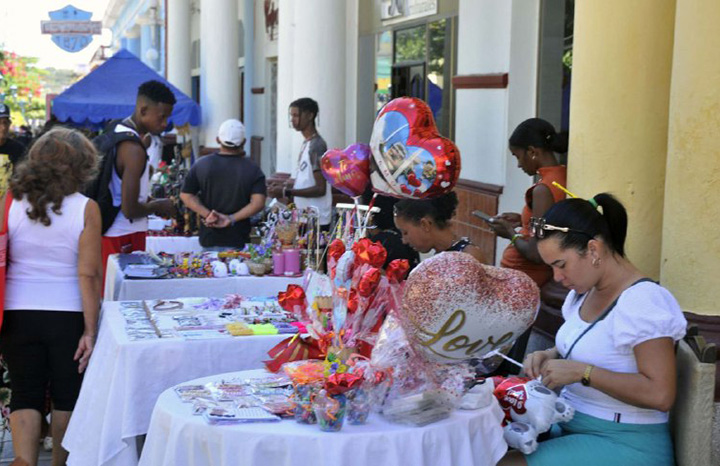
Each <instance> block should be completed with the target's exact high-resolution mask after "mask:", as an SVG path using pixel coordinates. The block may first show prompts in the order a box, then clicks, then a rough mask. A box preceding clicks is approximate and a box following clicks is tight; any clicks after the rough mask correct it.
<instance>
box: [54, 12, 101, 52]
mask: <svg viewBox="0 0 720 466" xmlns="http://www.w3.org/2000/svg"><path fill="white" fill-rule="evenodd" d="M48 16H50V19H51V21H41V29H42V32H43V34H52V41H53V42H55V44H56V45H57V46H58V47H60V48H61V49H63V50H65V51H67V52H73V53H74V52H79V51H80V50H82V49H84V48H85V47H87V46H88V45H89V44H90V42H92V35H93V34H100V33H101V30H102V22H100V21H90V18H91V17H92V12H90V11H83V10H80V9H78V8H75V7H74V6H72V5H68V6H66V7H65V8H62V9H60V10H56V11H51V12H49V13H48Z"/></svg>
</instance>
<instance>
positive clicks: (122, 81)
mask: <svg viewBox="0 0 720 466" xmlns="http://www.w3.org/2000/svg"><path fill="white" fill-rule="evenodd" d="M150 80H156V81H160V82H162V83H164V84H166V85H167V86H168V87H169V88H170V89H171V90H172V92H173V94H175V98H176V99H177V103H176V104H175V106H174V107H173V112H172V115H170V118H169V122H170V123H172V124H174V125H175V126H182V125H184V124H186V123H190V124H191V125H192V126H197V125H199V124H200V106H199V105H198V104H197V102H195V101H194V100H192V99H191V98H190V97H188V96H186V95H185V94H183V93H182V92H181V91H180V90H179V89H178V88H176V87H175V86H173V85H172V84H170V83H169V82H167V81H166V80H165V79H164V78H163V77H162V76H160V75H159V74H157V73H156V72H155V71H154V70H153V69H152V68H150V67H149V66H147V65H146V64H145V63H143V62H142V61H140V59H139V58H137V57H136V56H135V55H133V54H132V53H130V52H128V51H127V50H125V49H122V50H120V51H119V52H117V53H115V55H113V56H112V57H111V58H110V59H108V60H107V61H106V62H105V63H103V64H102V65H100V66H99V67H97V68H95V70H93V71H92V72H91V73H90V74H88V75H87V76H85V77H84V78H83V79H81V80H80V81H78V82H76V83H75V84H73V85H72V86H70V87H69V88H68V89H67V90H66V91H65V92H63V93H62V94H60V95H58V96H57V97H55V99H54V100H53V104H52V105H53V109H52V113H53V115H55V117H56V118H57V119H58V120H59V121H61V122H69V123H73V124H76V125H79V126H90V127H93V128H98V127H101V126H103V125H104V124H105V123H106V122H108V121H110V120H114V119H120V118H125V117H127V116H130V115H132V113H133V111H134V110H135V99H136V98H137V91H138V87H140V85H141V84H142V83H144V82H146V81H150Z"/></svg>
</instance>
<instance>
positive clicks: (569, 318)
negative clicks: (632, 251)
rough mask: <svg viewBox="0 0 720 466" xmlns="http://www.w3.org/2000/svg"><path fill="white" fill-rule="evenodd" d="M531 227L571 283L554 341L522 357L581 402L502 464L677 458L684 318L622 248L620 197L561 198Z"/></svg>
mask: <svg viewBox="0 0 720 466" xmlns="http://www.w3.org/2000/svg"><path fill="white" fill-rule="evenodd" d="M531 223H532V227H533V228H532V229H531V230H532V232H533V235H534V237H535V238H536V239H537V247H538V251H539V253H540V256H541V257H542V258H543V260H544V261H545V262H546V263H547V264H548V265H550V266H551V267H552V270H553V275H554V278H555V280H556V281H558V282H561V283H562V284H563V285H564V286H566V287H567V288H569V289H570V290H571V291H570V293H569V294H568V296H567V298H566V299H565V303H564V304H563V309H562V312H563V317H564V319H565V323H564V324H563V325H562V327H561V328H560V330H559V331H558V333H557V336H556V338H555V343H556V346H555V347H553V348H550V349H548V350H545V351H537V352H534V353H531V354H529V355H528V356H527V358H525V361H524V368H525V373H526V374H527V375H528V376H529V377H533V378H534V377H542V383H543V384H545V385H546V386H547V387H548V388H551V389H558V388H562V392H561V396H562V397H564V398H565V399H566V400H567V401H569V402H570V403H571V404H572V405H573V406H574V407H575V410H576V414H575V417H574V418H573V419H572V420H571V421H569V422H567V423H560V424H558V425H556V426H554V427H553V430H552V433H553V435H552V438H551V439H550V440H547V441H545V442H541V443H540V446H539V448H538V450H537V451H536V452H534V453H532V454H531V455H528V456H523V455H522V454H519V452H511V453H509V454H508V455H507V456H506V457H505V459H503V461H501V462H500V464H501V465H515V464H517V465H525V464H528V465H531V466H537V465H553V466H556V465H559V466H562V465H576V464H579V463H582V464H583V465H584V466H594V465H608V464H612V465H636V464H652V465H654V466H662V465H668V466H670V465H674V464H675V462H674V461H675V460H674V454H673V446H672V441H671V439H670V433H669V430H668V424H667V421H668V411H669V410H670V408H671V407H672V405H673V402H674V399H675V391H676V374H675V352H674V344H675V342H676V341H677V340H679V339H681V338H682V337H683V336H684V334H685V327H686V324H687V322H686V321H685V318H684V316H683V313H682V310H681V309H680V307H679V305H678V303H677V301H676V300H675V298H673V296H672V295H671V294H670V292H669V291H668V290H666V289H665V288H663V287H661V286H660V285H658V284H656V283H654V282H653V281H651V280H650V279H648V278H646V277H645V276H644V275H643V273H642V272H641V271H639V270H638V269H637V268H636V267H635V266H634V265H633V264H632V263H631V262H630V261H629V260H628V259H627V258H626V257H625V236H626V233H627V213H626V211H625V208H624V207H623V206H622V204H620V202H618V201H617V199H615V198H614V197H613V196H611V195H609V194H598V195H597V196H595V197H594V198H593V199H591V200H589V201H587V200H583V199H568V200H565V201H561V202H559V203H557V204H555V205H554V206H553V207H551V208H550V210H548V212H547V213H546V214H545V216H544V217H543V218H540V219H533V221H532V222H531Z"/></svg>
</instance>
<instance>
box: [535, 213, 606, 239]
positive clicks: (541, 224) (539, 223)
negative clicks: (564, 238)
mask: <svg viewBox="0 0 720 466" xmlns="http://www.w3.org/2000/svg"><path fill="white" fill-rule="evenodd" d="M546 231H559V232H561V233H579V234H581V235H585V236H587V237H588V238H590V239H592V238H593V236H592V235H591V234H590V233H587V232H585V231H582V230H575V229H573V228H568V227H558V226H555V225H550V224H549V223H547V222H546V221H545V219H544V218H543V217H540V218H537V217H532V218H531V219H530V234H532V235H533V236H534V237H535V238H537V239H542V238H544V237H545V234H546V233H545V232H546Z"/></svg>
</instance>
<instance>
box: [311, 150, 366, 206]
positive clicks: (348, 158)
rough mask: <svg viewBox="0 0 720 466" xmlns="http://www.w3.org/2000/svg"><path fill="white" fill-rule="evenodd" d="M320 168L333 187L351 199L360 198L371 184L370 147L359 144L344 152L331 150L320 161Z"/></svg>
mask: <svg viewBox="0 0 720 466" xmlns="http://www.w3.org/2000/svg"><path fill="white" fill-rule="evenodd" d="M320 168H321V169H322V174H323V176H324V177H325V179H326V180H328V183H330V184H331V185H333V187H335V188H337V189H338V190H340V191H342V192H343V193H345V194H347V195H348V196H350V197H357V196H360V195H362V193H364V192H365V189H366V188H367V187H368V184H369V183H370V146H368V145H367V144H361V143H357V144H351V145H349V146H347V147H346V148H345V149H344V150H340V149H331V150H329V151H327V152H325V154H323V156H322V159H320Z"/></svg>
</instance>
